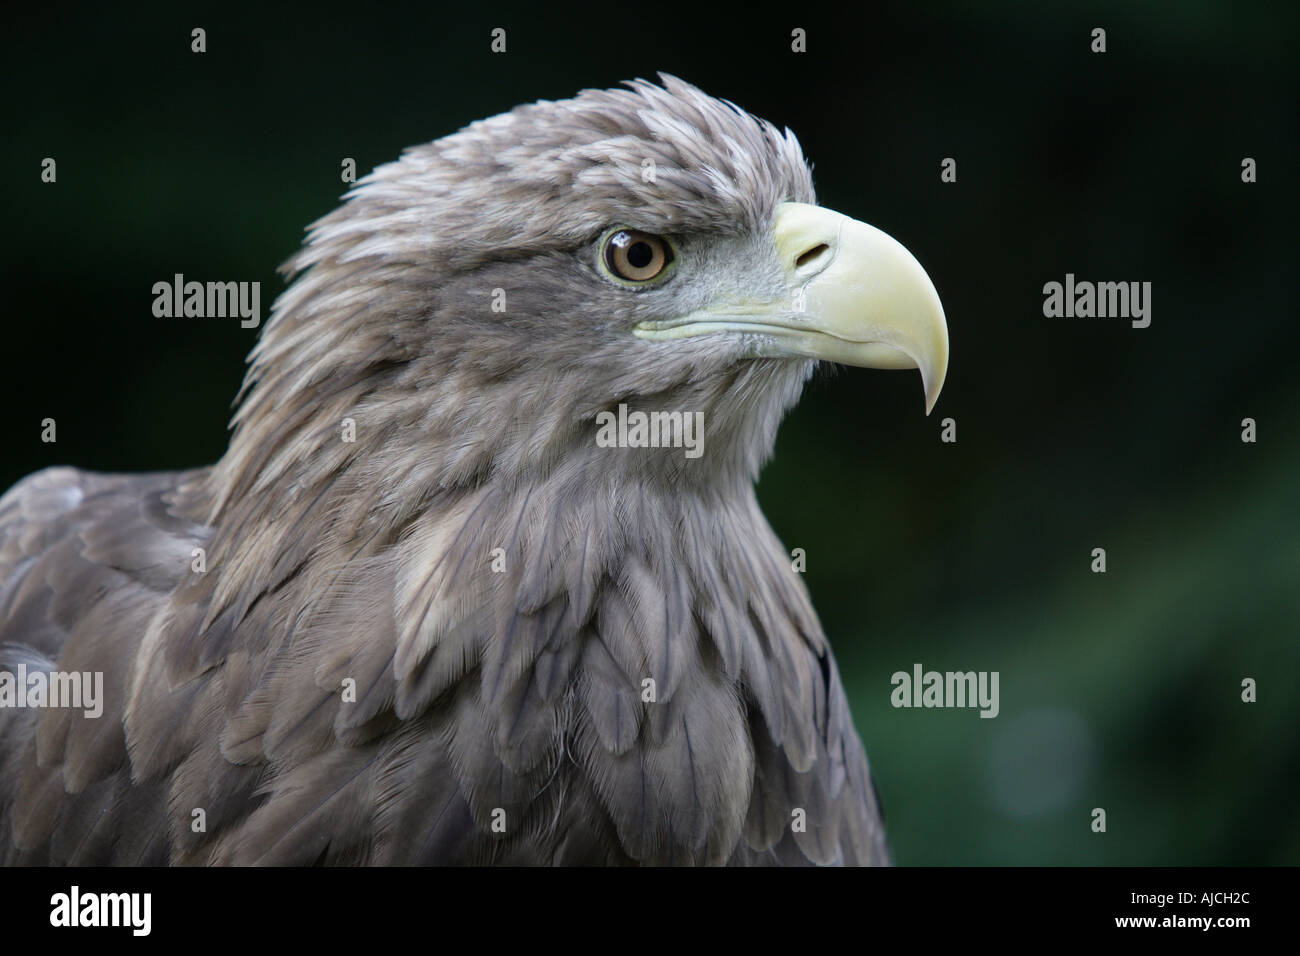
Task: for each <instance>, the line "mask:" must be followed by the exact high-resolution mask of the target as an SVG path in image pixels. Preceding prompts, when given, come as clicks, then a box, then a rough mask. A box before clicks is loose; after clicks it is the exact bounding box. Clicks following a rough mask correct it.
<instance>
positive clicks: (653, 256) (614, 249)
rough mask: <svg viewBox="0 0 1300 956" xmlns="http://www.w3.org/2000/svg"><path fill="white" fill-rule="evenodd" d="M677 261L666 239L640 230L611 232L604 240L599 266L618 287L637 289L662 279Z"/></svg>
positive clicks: (621, 228)
mask: <svg viewBox="0 0 1300 956" xmlns="http://www.w3.org/2000/svg"><path fill="white" fill-rule="evenodd" d="M676 258H677V256H676V254H675V253H674V251H673V247H672V243H670V242H669V241H668V239H667V238H665V237H664V236H656V235H654V234H653V233H649V232H642V231H641V230H639V229H628V228H626V227H620V228H617V229H611V230H610V231H609V232H607V233H606V234H605V235H604V237H603V238H602V239H601V248H600V264H601V266H602V267H603V269H604V271H605V273H606V275H607V276H608V277H609V278H611V279H613V280H614V281H615V282H617V283H618V284H619V285H624V286H629V287H633V288H636V287H642V286H646V285H649V284H650V283H652V282H654V281H656V280H659V279H663V278H664V277H665V276H666V275H667V274H668V272H669V269H670V267H671V266H672V265H673V263H674V262H675V261H676Z"/></svg>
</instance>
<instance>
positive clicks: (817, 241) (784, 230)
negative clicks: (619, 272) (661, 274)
mask: <svg viewBox="0 0 1300 956" xmlns="http://www.w3.org/2000/svg"><path fill="white" fill-rule="evenodd" d="M772 242H773V246H774V247H775V250H776V254H777V257H778V260H779V262H780V263H781V267H782V269H783V270H784V272H785V275H786V283H787V295H786V296H785V297H784V298H782V299H777V300H769V301H766V302H752V301H751V302H744V303H730V304H727V305H725V306H719V307H718V308H716V309H712V308H711V309H708V310H704V311H702V312H698V313H695V314H693V315H690V316H685V317H683V318H682V319H680V320H677V321H673V322H659V323H643V324H642V325H641V326H639V327H638V328H637V330H636V334H637V335H638V336H641V337H642V338H649V339H670V338H681V337H684V336H690V335H703V334H706V333H710V332H723V331H727V332H739V333H746V334H749V335H751V336H757V339H756V340H755V341H757V342H758V343H759V344H758V345H757V346H756V351H755V354H756V355H763V356H772V357H805V358H814V359H824V360H826V361H831V362H839V363H842V364H844V365H858V366H862V367H866V368H915V369H919V370H920V372H921V384H922V386H923V388H924V389H925V411H926V414H929V413H930V410H931V409H932V408H933V407H934V403H935V401H936V400H937V399H938V397H939V391H940V389H942V388H943V381H944V377H945V376H946V375H947V372H948V326H947V323H946V322H945V321H944V315H943V305H942V304H941V303H940V302H939V295H938V293H937V292H935V289H934V284H933V283H932V282H931V281H930V277H929V276H927V275H926V274H925V270H924V269H922V268H921V264H920V263H919V262H917V261H916V258H915V257H914V256H913V255H912V254H911V253H910V252H908V251H907V249H905V248H904V247H903V246H902V245H901V244H900V243H899V242H898V241H897V240H895V239H893V238H891V237H890V236H888V235H886V234H885V233H883V232H881V231H880V230H879V229H877V228H875V227H874V226H869V225H867V224H866V223H865V222H858V221H857V220H855V219H850V218H849V217H848V216H843V215H840V214H839V213H837V212H832V211H831V210H829V209H823V208H821V207H819V206H809V205H806V204H804V203H782V204H781V206H780V207H778V209H777V213H776V216H775V218H774V221H773V230H772Z"/></svg>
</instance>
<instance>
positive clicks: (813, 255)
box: [794, 242, 831, 269]
mask: <svg viewBox="0 0 1300 956" xmlns="http://www.w3.org/2000/svg"><path fill="white" fill-rule="evenodd" d="M830 251H831V247H830V246H828V245H826V243H824V242H819V243H817V245H815V246H813V247H812V248H811V249H809V250H808V251H807V252H805V253H803V255H801V256H799V258H798V259H796V260H794V267H795V268H796V269H806V268H807V267H808V266H810V265H812V264H813V263H815V262H818V261H820V260H821V259H822V258H823V257H824V256H825V255H826V254H827V253H829V252H830Z"/></svg>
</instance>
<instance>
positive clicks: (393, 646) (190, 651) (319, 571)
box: [0, 74, 948, 866]
mask: <svg viewBox="0 0 1300 956" xmlns="http://www.w3.org/2000/svg"><path fill="white" fill-rule="evenodd" d="M281 271H282V272H283V273H284V274H285V275H286V277H287V278H288V280H289V284H288V286H287V287H286V289H285V291H284V292H283V293H282V294H281V295H280V296H279V297H278V299H277V301H276V302H275V304H274V306H273V309H272V312H271V315H270V316H269V318H268V320H267V322H266V323H265V325H264V328H263V329H262V330H261V334H260V337H259V340H258V342H257V344H256V345H255V347H254V348H253V350H252V352H251V354H250V356H249V368H248V371H247V376H246V378H245V381H244V385H243V388H242V389H241V390H240V393H239V396H238V397H237V399H236V403H237V411H236V412H235V414H234V417H233V420H232V423H231V438H230V442H229V447H228V449H227V451H226V452H225V454H224V455H223V456H222V457H221V459H220V460H219V461H217V463H216V464H215V465H212V466H211V467H206V468H199V469H194V470H186V471H176V472H168V473H149V474H101V473H93V472H87V471H81V470H76V469H73V468H69V467H51V468H48V469H46V470H43V471H39V472H37V473H35V474H32V475H30V476H28V477H27V478H25V479H23V480H21V481H20V482H18V483H17V484H16V485H14V486H13V487H12V488H11V489H10V490H9V491H8V492H7V493H6V494H5V495H4V497H3V498H0V678H7V682H6V681H5V680H0V705H2V706H0V861H3V862H4V863H5V864H7V865H30V864H39V865H62V864H89V865H255V864H264V865H425V864H428V865H442V864H471V865H479V864H503V865H601V866H603V865H638V864H640V865H706V864H710V865H712V864H716V865H794V864H800V865H807V864H842V865H866V864H881V863H888V862H890V853H889V849H888V844H887V841H886V838H885V832H884V826H883V823H882V817H881V811H880V806H879V802H878V799H877V796H876V792H875V788H874V784H873V782H872V779H871V775H870V772H869V768H868V762H867V758H866V754H865V752H864V750H863V746H862V743H861V741H860V739H859V736H858V733H857V732H856V730H855V728H854V724H853V720H852V717H851V715H850V712H849V706H848V703H847V699H846V695H845V692H844V688H843V686H842V684H841V680H840V676H839V673H838V671H837V669H836V665H835V661H834V658H833V656H832V653H831V648H830V646H829V645H828V642H827V638H826V636H825V634H824V633H823V630H822V628H821V626H820V624H819V623H818V619H817V616H816V614H815V612H814V610H813V607H812V604H811V602H810V599H809V595H808V591H807V589H806V587H805V586H804V584H803V582H802V580H801V577H800V574H799V572H798V570H797V568H796V564H797V562H793V561H792V560H791V554H790V553H789V552H787V551H786V549H785V548H784V547H783V546H782V544H781V543H780V541H779V540H778V538H777V537H776V535H775V533H774V532H773V530H772V528H771V527H770V526H769V524H768V522H767V520H766V519H765V518H764V516H763V513H762V511H761V510H760V508H759V505H758V500H757V497H756V495H755V491H754V484H755V481H756V479H757V476H758V473H759V469H760V467H761V466H762V465H763V464H764V463H765V462H766V460H767V459H768V458H769V457H770V456H771V454H772V451H773V446H774V443H775V438H776V434H777V427H778V424H779V422H780V421H781V418H782V417H783V415H784V414H785V413H786V412H787V411H788V410H789V409H790V408H791V407H792V406H793V405H794V404H795V402H796V401H797V400H798V398H799V395H800V392H801V390H802V388H803V387H804V384H805V383H806V382H807V381H808V379H809V378H810V376H811V375H812V374H813V372H814V370H815V369H816V368H817V367H818V365H819V364H820V363H839V364H843V365H850V366H860V367H867V368H885V369H896V368H906V369H919V371H920V374H921V379H922V385H923V389H924V393H925V407H926V412H927V413H928V412H929V410H930V408H931V407H932V406H933V404H934V401H935V399H936V397H937V396H938V394H939V390H940V388H941V387H942V384H943V380H944V376H945V373H946V370H947V363H948V335H947V327H946V323H945V319H944V314H943V308H942V306H941V304H940V301H939V297H938V295H937V293H936V291H935V288H934V285H933V283H932V282H931V280H930V279H929V278H928V277H927V275H926V273H925V271H924V270H923V269H922V268H921V266H920V265H919V264H918V262H917V261H916V259H915V258H914V257H913V256H912V255H911V254H910V253H909V252H908V251H907V250H906V249H905V248H904V247H903V246H902V245H901V244H900V243H898V242H897V241H896V240H894V239H892V238H890V237H889V236H887V235H886V234H885V233H883V232H881V231H880V230H878V229H876V228H874V227H872V226H870V225H867V224H865V223H863V222H860V221H856V220H854V219H851V218H849V217H847V216H845V215H841V214H839V213H836V212H833V211H830V210H828V209H825V208H822V207H819V206H817V205H816V201H815V198H814V192H813V185H812V177H811V172H810V167H809V165H808V163H807V161H806V160H805V159H804V156H803V153H802V150H801V148H800V146H799V143H798V141H797V140H796V138H795V136H794V134H793V133H791V132H790V131H789V130H788V129H787V130H785V131H784V132H782V131H780V130H778V129H777V128H776V127H775V126H773V125H772V124H770V123H768V122H766V121H763V120H760V119H758V118H756V117H754V116H752V115H750V114H749V113H747V112H745V111H744V110H742V109H741V108H739V107H737V106H736V105H734V104H733V103H731V102H729V101H724V100H719V99H715V98H713V97H711V96H709V95H707V94H705V93H704V92H702V91H701V90H699V89H698V88H696V87H694V86H692V85H690V84H688V83H686V82H684V81H681V80H679V79H677V78H675V77H672V76H667V75H663V74H661V75H660V77H659V82H658V83H655V82H652V81H646V80H636V81H632V82H628V83H625V84H624V85H623V86H622V87H620V88H618V89H612V90H586V91H583V92H581V93H580V94H578V95H577V96H576V97H574V98H572V99H568V100H563V101H540V102H537V103H533V104H529V105H523V106H519V107H517V108H515V109H513V110H511V111H510V112H507V113H504V114H502V115H499V116H496V117H493V118H491V119H486V120H482V121H479V122H475V123H473V124H471V125H469V126H467V127H466V128H464V129H462V130H461V131H459V132H457V133H455V134H453V135H449V136H446V137H444V138H442V139H439V140H436V141H434V142H431V143H428V144H425V145H421V146H417V147H413V148H410V149H408V150H406V151H405V152H404V153H403V154H402V156H401V157H400V158H399V159H398V160H396V161H395V162H391V163H388V164H385V165H381V166H379V167H378V168H376V169H375V170H374V171H373V172H372V173H370V174H369V175H368V176H366V177H364V178H363V179H361V180H360V181H359V182H357V183H356V184H355V185H354V186H352V187H351V188H350V189H349V191H348V192H347V194H346V196H345V198H344V201H343V202H342V204H341V205H340V206H339V207H338V208H337V209H335V210H334V211H333V212H331V213H329V214H328V215H326V216H325V217H324V218H322V219H320V220H318V221H317V222H315V223H314V224H313V225H312V226H310V227H309V229H308V233H307V237H306V240H305V241H304V243H303V245H302V247H301V248H300V250H299V251H298V252H297V253H296V254H295V255H294V256H293V257H292V258H291V259H290V260H289V261H288V262H286V263H285V265H284V266H282V268H281ZM615 421H617V423H618V424H617V427H614V426H613V425H611V423H612V422H615ZM694 423H699V425H700V428H699V429H698V432H697V431H696V430H695V429H693V428H692V427H691V426H692V425H693V424H694ZM686 439H692V442H691V443H690V444H687V442H686ZM20 674H21V675H23V677H22V680H21V681H20V680H18V676H17V675H20ZM81 676H84V677H85V679H86V681H87V684H86V686H87V687H89V686H91V685H92V684H94V682H96V681H98V682H101V683H102V693H101V695H100V696H101V697H102V699H101V700H99V701H98V702H96V705H95V708H94V709H91V708H89V707H82V708H78V707H76V706H69V705H68V701H67V700H66V699H64V700H56V699H55V698H56V697H57V696H58V695H57V694H56V693H54V692H55V691H56V690H58V689H59V688H63V689H64V690H66V689H68V688H69V687H70V686H72V683H71V682H72V680H73V679H74V678H78V677H81ZM38 686H39V687H40V688H42V689H43V692H44V696H42V697H41V698H40V699H37V698H36V697H34V696H33V694H34V688H36V687H38ZM6 687H7V688H8V696H7V697H6V696H5V688H6ZM24 703H26V704H29V705H30V706H23V704H24ZM96 711H98V712H96Z"/></svg>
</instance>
